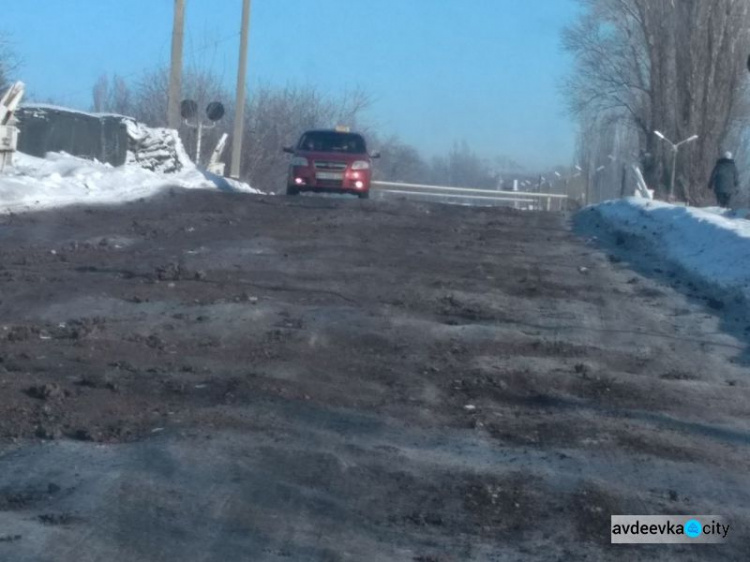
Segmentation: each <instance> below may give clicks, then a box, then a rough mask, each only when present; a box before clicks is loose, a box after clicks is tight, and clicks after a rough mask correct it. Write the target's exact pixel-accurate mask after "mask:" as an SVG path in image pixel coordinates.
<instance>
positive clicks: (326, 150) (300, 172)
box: [284, 127, 380, 199]
mask: <svg viewBox="0 0 750 562" xmlns="http://www.w3.org/2000/svg"><path fill="white" fill-rule="evenodd" d="M284 152H288V153H289V154H293V155H294V158H292V162H291V164H290V166H289V176H288V179H287V188H286V193H287V195H297V194H298V193H300V192H301V191H314V192H328V193H331V192H332V193H351V194H353V195H357V196H359V198H360V199H367V198H368V197H369V196H370V180H371V179H372V159H373V158H379V157H380V155H379V154H378V153H374V154H368V152H367V145H366V144H365V139H364V138H363V137H362V135H360V134H358V133H351V132H349V130H348V129H347V128H344V127H337V128H336V129H333V130H318V131H307V132H306V133H304V134H303V135H302V136H301V137H300V139H299V142H298V143H297V146H296V147H286V148H284Z"/></svg>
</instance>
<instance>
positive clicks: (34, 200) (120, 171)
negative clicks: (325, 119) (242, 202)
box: [0, 153, 260, 212]
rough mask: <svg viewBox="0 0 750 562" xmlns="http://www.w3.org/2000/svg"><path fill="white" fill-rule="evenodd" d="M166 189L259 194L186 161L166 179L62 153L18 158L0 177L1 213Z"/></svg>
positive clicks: (126, 197) (115, 199) (135, 168)
mask: <svg viewBox="0 0 750 562" xmlns="http://www.w3.org/2000/svg"><path fill="white" fill-rule="evenodd" d="M168 187H178V188H186V189H196V188H203V189H217V188H218V189H220V190H222V191H237V192H245V193H260V192H259V191H257V190H255V189H253V188H251V187H250V186H249V185H247V184H244V183H240V182H236V181H233V180H229V179H226V178H222V177H219V176H216V175H214V174H210V173H208V172H202V171H201V170H199V169H198V168H196V167H195V165H193V164H192V163H191V162H190V159H189V158H188V159H187V162H186V163H184V164H183V168H182V169H181V171H180V172H178V173H175V174H164V173H159V172H154V171H150V170H146V169H144V168H142V167H140V166H138V165H125V166H120V167H117V168H115V167H113V166H111V165H109V164H102V163H100V162H97V161H91V160H85V159H83V158H77V157H75V156H70V155H68V154H64V153H50V154H48V155H47V157H46V158H36V157H34V156H29V155H27V154H23V153H17V154H16V156H15V159H14V166H13V167H11V168H6V170H5V172H4V173H2V174H0V212H21V211H29V210H37V209H44V208H50V207H59V206H64V205H73V204H114V203H121V202H123V201H132V200H134V199H140V198H142V197H148V196H151V195H154V194H155V193H157V192H159V191H161V190H162V189H164V188H168Z"/></svg>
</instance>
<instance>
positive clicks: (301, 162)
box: [292, 156, 310, 168]
mask: <svg viewBox="0 0 750 562" xmlns="http://www.w3.org/2000/svg"><path fill="white" fill-rule="evenodd" d="M309 165H310V163H309V162H308V161H307V158H303V157H302V156H295V157H294V158H292V166H301V167H305V168H307V167H308V166H309Z"/></svg>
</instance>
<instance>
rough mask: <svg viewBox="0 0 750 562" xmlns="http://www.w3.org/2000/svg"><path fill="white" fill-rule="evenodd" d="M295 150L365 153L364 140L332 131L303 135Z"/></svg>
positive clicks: (350, 134)
mask: <svg viewBox="0 0 750 562" xmlns="http://www.w3.org/2000/svg"><path fill="white" fill-rule="evenodd" d="M297 148H298V149H299V150H304V151H306V152H344V153H347V154H364V153H366V152H367V148H366V146H365V139H363V138H362V137H361V136H360V135H357V134H354V133H337V132H333V131H314V132H310V133H305V134H304V135H302V138H301V139H300V141H299V144H298V145H297Z"/></svg>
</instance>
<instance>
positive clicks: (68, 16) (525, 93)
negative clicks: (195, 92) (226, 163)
mask: <svg viewBox="0 0 750 562" xmlns="http://www.w3.org/2000/svg"><path fill="white" fill-rule="evenodd" d="M6 4H7V5H6V6H4V7H3V22H2V23H0V28H1V29H3V30H4V31H6V32H8V33H9V34H10V36H11V39H12V41H13V43H14V46H15V50H16V51H17V53H18V55H19V56H20V57H21V59H22V62H23V66H22V72H21V76H20V78H21V79H22V80H24V81H25V82H26V83H27V85H28V89H29V90H30V91H31V92H32V93H33V94H34V95H35V96H36V97H37V98H41V99H47V98H51V99H53V100H55V101H56V102H57V103H62V104H65V105H70V106H72V107H77V108H81V109H88V108H89V106H90V105H91V88H92V86H93V84H94V82H95V81H96V79H97V77H99V76H100V75H101V74H103V73H110V74H111V73H118V74H120V75H124V76H127V77H132V78H134V79H137V78H138V76H139V74H140V73H141V72H142V71H144V70H149V69H153V68H155V67H158V66H161V65H166V64H168V63H169V54H170V34H171V27H172V8H173V4H174V2H173V0H127V1H126V0H64V1H61V0H55V1H51V0H21V1H17V2H13V3H11V2H7V3H6ZM241 4H242V2H241V0H187V23H186V44H185V63H186V65H195V66H199V67H210V68H211V69H213V70H214V72H216V73H217V75H218V76H220V77H221V78H222V80H223V81H225V83H226V85H227V86H228V87H229V88H231V89H232V90H233V88H234V81H235V79H236V65H237V51H238V48H239V47H238V43H239V38H238V32H239V19H240V13H241ZM252 4H253V6H252V23H251V32H250V55H249V68H248V76H249V83H250V87H251V88H252V86H253V84H257V83H259V82H263V83H271V84H287V83H291V84H314V85H316V86H318V87H319V88H320V89H321V90H324V91H329V92H341V91H342V90H344V89H346V88H351V87H354V86H361V87H362V88H364V89H365V90H366V91H368V92H369V93H371V94H372V96H373V97H374V99H375V105H374V106H373V108H372V110H371V111H370V112H369V115H368V117H369V120H370V121H372V122H373V123H374V124H375V125H377V126H378V128H379V129H380V130H382V131H383V132H384V133H394V134H398V135H399V136H400V137H401V138H402V139H403V140H404V141H406V142H409V143H411V144H414V145H415V146H417V147H418V148H419V149H420V150H422V152H424V153H425V154H427V155H432V154H437V153H443V152H445V151H447V150H448V149H449V148H450V147H451V145H452V144H453V143H454V142H455V141H461V140H465V141H467V142H468V143H469V144H470V146H471V147H472V148H474V149H475V150H476V151H477V152H479V153H480V154H482V155H483V156H486V157H492V156H494V155H505V156H509V157H511V158H514V159H516V160H518V161H520V162H521V163H523V164H524V165H526V166H528V167H530V168H535V167H540V166H548V165H555V164H569V163H570V162H571V159H572V155H573V147H574V136H575V125H574V123H573V122H572V120H571V119H570V118H569V117H568V116H567V115H566V113H565V106H564V103H563V99H562V98H561V96H560V94H559V83H560V80H561V78H562V76H564V74H565V72H566V71H567V70H568V69H569V67H570V62H571V61H570V60H569V58H568V57H567V56H566V54H565V53H563V52H562V50H561V48H560V36H559V32H560V29H561V28H562V26H563V25H565V24H566V23H568V22H570V21H571V20H572V18H573V17H574V16H575V14H576V10H577V8H576V4H575V2H574V1H573V0H377V1H373V0H253V2H252ZM250 95H252V90H251V92H250Z"/></svg>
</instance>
